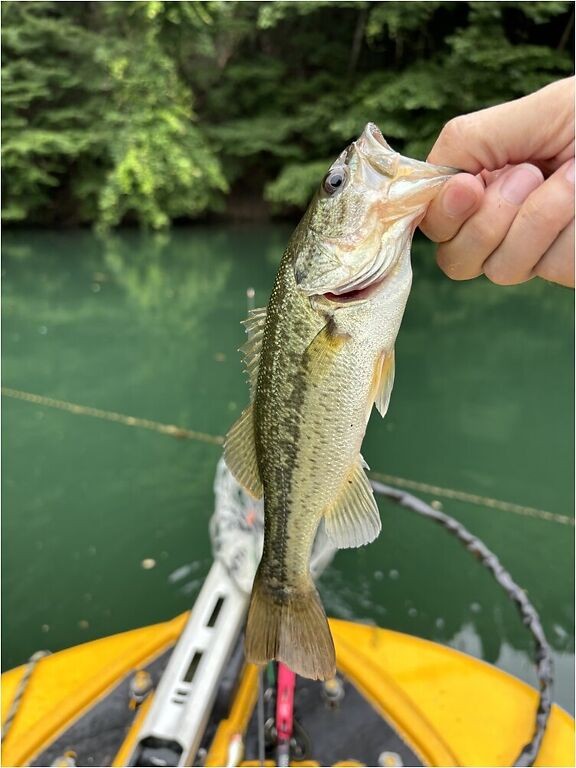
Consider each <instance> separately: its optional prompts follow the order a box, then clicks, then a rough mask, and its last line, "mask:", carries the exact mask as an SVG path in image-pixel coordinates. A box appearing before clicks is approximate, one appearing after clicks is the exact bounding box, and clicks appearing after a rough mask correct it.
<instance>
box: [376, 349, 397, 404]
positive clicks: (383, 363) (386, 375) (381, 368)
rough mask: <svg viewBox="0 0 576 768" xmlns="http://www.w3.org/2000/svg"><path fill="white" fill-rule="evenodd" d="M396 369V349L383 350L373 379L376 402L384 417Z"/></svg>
mask: <svg viewBox="0 0 576 768" xmlns="http://www.w3.org/2000/svg"><path fill="white" fill-rule="evenodd" d="M394 370H395V361H394V350H393V349H391V350H390V351H389V352H383V353H382V354H381V356H380V357H379V358H378V362H377V363H376V366H375V367H374V378H373V381H372V386H373V391H374V402H375V403H376V408H378V410H379V411H380V415H381V416H382V417H384V416H386V412H387V411H388V406H389V404H390V395H391V394H392V387H393V386H394Z"/></svg>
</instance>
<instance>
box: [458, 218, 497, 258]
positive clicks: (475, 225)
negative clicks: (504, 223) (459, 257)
mask: <svg viewBox="0 0 576 768" xmlns="http://www.w3.org/2000/svg"><path fill="white" fill-rule="evenodd" d="M466 236H467V240H468V242H469V243H470V244H471V245H472V247H473V248H474V249H475V250H479V251H483V252H484V253H486V254H487V255H488V254H490V253H491V252H492V251H493V250H494V248H495V247H496V245H498V243H499V242H500V239H501V233H500V232H499V230H498V228H497V227H496V224H495V220H494V218H493V217H489V216H474V217H473V218H472V219H470V221H469V222H468V223H467V226H466Z"/></svg>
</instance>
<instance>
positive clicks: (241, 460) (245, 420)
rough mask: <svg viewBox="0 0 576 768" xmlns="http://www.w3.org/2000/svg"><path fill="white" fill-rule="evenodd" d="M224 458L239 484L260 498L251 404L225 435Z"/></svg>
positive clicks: (260, 486) (260, 491)
mask: <svg viewBox="0 0 576 768" xmlns="http://www.w3.org/2000/svg"><path fill="white" fill-rule="evenodd" d="M224 460H225V461H226V464H227V465H228V469H229V470H230V472H232V474H233V475H234V477H235V478H236V480H238V482H239V483H240V485H241V486H242V487H243V488H245V489H246V490H247V491H248V493H249V494H250V495H251V496H253V497H254V498H255V499H260V498H262V494H263V488H262V480H261V479H260V472H259V470H258V458H257V456H256V441H255V438H254V415H253V408H252V406H251V405H250V406H248V408H246V410H245V411H243V412H242V415H241V416H240V418H239V419H238V421H237V422H236V423H235V424H234V425H233V426H232V427H231V429H230V431H229V432H228V434H227V435H226V440H225V442H224Z"/></svg>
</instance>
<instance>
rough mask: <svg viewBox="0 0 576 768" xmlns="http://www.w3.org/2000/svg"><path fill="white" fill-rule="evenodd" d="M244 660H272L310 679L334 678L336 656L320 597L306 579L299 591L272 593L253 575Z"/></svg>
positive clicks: (311, 583) (265, 661)
mask: <svg viewBox="0 0 576 768" xmlns="http://www.w3.org/2000/svg"><path fill="white" fill-rule="evenodd" d="M245 649H246V659H247V660H248V661H249V662H252V663H253V664H267V663H268V662H269V661H272V660H274V659H276V660H277V661H281V662H282V663H283V664H286V666H288V667H289V668H290V669H291V670H292V671H293V672H295V673H296V674H298V675H301V676H302V677H308V678H310V679H311V680H329V679H331V678H333V677H334V676H335V675H336V656H335V652H334V643H333V641H332V635H331V633H330V627H329V626H328V620H327V619H326V614H325V612H324V608H323V607H322V603H321V602H320V596H319V595H318V591H317V590H316V587H315V586H314V583H313V582H312V580H311V579H310V581H309V584H308V585H307V586H306V588H305V589H303V590H294V591H292V592H291V593H289V594H285V593H282V594H275V593H274V592H273V591H271V590H269V589H267V588H266V585H265V583H264V582H263V580H262V578H261V577H260V576H259V573H257V574H256V578H255V579H254V586H253V588H252V597H251V599H250V608H249V609H248V621H247V624H246V642H245Z"/></svg>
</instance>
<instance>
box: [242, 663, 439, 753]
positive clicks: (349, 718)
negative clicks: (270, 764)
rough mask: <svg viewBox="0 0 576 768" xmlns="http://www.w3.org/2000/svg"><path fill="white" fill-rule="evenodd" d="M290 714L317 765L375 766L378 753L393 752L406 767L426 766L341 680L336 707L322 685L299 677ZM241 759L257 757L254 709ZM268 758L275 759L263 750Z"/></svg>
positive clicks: (358, 695) (350, 684) (351, 688)
mask: <svg viewBox="0 0 576 768" xmlns="http://www.w3.org/2000/svg"><path fill="white" fill-rule="evenodd" d="M294 714H295V719H296V721H297V722H298V723H301V724H302V725H303V728H304V731H305V734H306V736H305V737H304V736H303V734H301V733H299V732H298V731H299V729H296V730H295V735H296V738H297V741H298V742H301V741H305V742H308V745H309V750H308V754H305V755H302V757H301V759H311V760H315V761H316V762H318V763H319V764H320V765H324V766H327V765H333V764H334V763H336V762H338V761H341V760H357V761H358V762H360V763H364V764H365V765H378V757H379V756H380V755H381V754H382V752H395V753H396V754H397V755H398V756H399V757H400V760H401V761H402V762H401V764H402V765H405V766H423V765H425V763H423V762H422V759H421V758H420V757H418V756H417V755H416V754H415V752H414V751H413V750H412V749H411V748H410V747H409V746H408V745H407V744H406V742H405V741H404V740H403V739H402V738H401V736H400V735H399V734H398V733H397V731H396V730H395V729H394V728H393V727H392V726H391V725H390V723H388V722H387V721H386V720H385V719H384V718H383V717H382V716H381V715H380V714H379V713H378V712H377V711H376V710H375V709H374V707H373V706H372V705H371V704H370V703H369V702H368V701H366V699H365V698H364V697H363V696H362V695H361V694H360V693H359V692H358V690H357V689H356V688H355V687H354V685H353V684H352V683H351V682H350V681H349V680H347V679H345V678H344V697H343V699H342V700H341V702H340V703H339V705H338V706H337V707H335V708H333V707H330V706H329V705H328V703H327V702H326V700H325V699H324V697H323V696H322V683H319V682H315V681H313V680H306V679H304V678H298V682H297V686H296V695H295V699H294ZM245 747H246V751H245V760H257V759H258V729H257V721H256V708H255V710H254V712H253V713H252V717H251V719H250V723H249V725H248V731H247V733H246V742H245ZM266 757H267V759H272V760H273V759H275V755H274V753H273V752H268V753H267V755H266Z"/></svg>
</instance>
